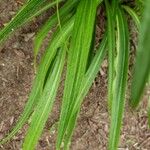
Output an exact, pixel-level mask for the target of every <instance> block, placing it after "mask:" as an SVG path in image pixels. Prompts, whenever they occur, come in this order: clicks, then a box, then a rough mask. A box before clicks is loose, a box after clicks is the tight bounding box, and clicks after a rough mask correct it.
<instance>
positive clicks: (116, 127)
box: [108, 9, 129, 150]
mask: <svg viewBox="0 0 150 150" xmlns="http://www.w3.org/2000/svg"><path fill="white" fill-rule="evenodd" d="M116 49H117V51H116V57H115V78H114V80H113V101H112V109H111V124H110V135H109V147H108V149H109V150H117V147H118V143H119V137H120V129H121V123H122V117H123V111H124V104H125V91H126V86H127V75H128V59H129V34H128V27H127V21H126V20H125V17H124V13H123V11H122V10H121V9H118V10H117V48H116Z"/></svg>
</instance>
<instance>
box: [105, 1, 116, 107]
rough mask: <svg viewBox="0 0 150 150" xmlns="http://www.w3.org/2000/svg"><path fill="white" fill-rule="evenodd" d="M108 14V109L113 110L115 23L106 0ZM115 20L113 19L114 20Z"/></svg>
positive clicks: (111, 10)
mask: <svg viewBox="0 0 150 150" xmlns="http://www.w3.org/2000/svg"><path fill="white" fill-rule="evenodd" d="M105 5H106V13H107V19H108V20H107V28H108V29H107V30H108V32H107V34H108V49H109V50H108V107H109V109H111V105H112V101H113V91H112V89H113V80H114V56H115V48H116V45H115V38H116V36H115V23H114V19H115V17H114V16H113V9H112V8H111V7H110V4H109V3H108V0H105ZM112 18H113V19H112Z"/></svg>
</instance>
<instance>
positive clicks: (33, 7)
mask: <svg viewBox="0 0 150 150" xmlns="http://www.w3.org/2000/svg"><path fill="white" fill-rule="evenodd" d="M45 1H46V0H43V1H41V0H32V1H29V2H27V3H26V4H24V6H23V7H22V9H21V10H20V11H19V12H18V13H17V15H16V16H15V17H14V18H12V20H11V21H10V22H9V23H8V25H6V27H4V28H3V29H2V30H1V31H0V43H1V42H2V41H3V40H5V39H6V38H7V36H8V35H9V34H10V33H11V32H13V31H14V30H16V29H17V28H18V27H20V26H21V25H23V24H24V23H25V22H27V21H29V20H30V19H31V18H33V17H35V15H38V14H39V12H40V7H41V6H45V5H44V3H45ZM55 4H56V2H53V3H51V4H49V7H52V6H54V5H55ZM44 10H45V9H44Z"/></svg>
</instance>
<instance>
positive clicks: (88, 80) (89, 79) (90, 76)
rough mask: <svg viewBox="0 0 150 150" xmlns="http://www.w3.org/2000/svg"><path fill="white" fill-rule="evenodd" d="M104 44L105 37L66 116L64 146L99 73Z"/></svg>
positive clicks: (103, 55) (104, 51) (104, 49)
mask: <svg viewBox="0 0 150 150" xmlns="http://www.w3.org/2000/svg"><path fill="white" fill-rule="evenodd" d="M106 44H107V38H106V35H105V36H104V39H103V40H102V43H101V44H100V46H99V49H98V51H97V53H96V55H95V56H94V58H93V59H92V61H91V64H90V66H89V68H88V70H87V72H86V74H85V75H84V77H83V79H82V81H81V83H82V85H81V86H80V90H79V93H78V96H77V98H76V101H75V103H74V106H73V108H72V111H71V113H70V114H69V116H68V117H69V121H68V125H67V131H66V136H65V141H64V142H65V146H66V145H69V143H70V141H71V136H72V133H73V129H74V127H75V123H76V119H77V117H78V114H79V111H80V108H81V104H82V102H83V100H84V98H85V96H86V94H87V93H88V91H89V89H90V87H91V86H92V83H93V81H94V79H95V77H96V75H97V73H98V72H99V68H100V66H101V64H102V62H103V60H104V57H105V55H106Z"/></svg>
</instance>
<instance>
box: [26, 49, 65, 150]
mask: <svg viewBox="0 0 150 150" xmlns="http://www.w3.org/2000/svg"><path fill="white" fill-rule="evenodd" d="M65 53H66V50H65V49H60V50H59V53H58V54H57V55H58V56H56V60H55V62H54V67H53V68H54V69H53V71H52V74H51V75H50V76H49V77H48V80H47V82H46V85H45V87H44V90H43V93H42V96H41V98H40V99H39V102H38V105H37V107H36V110H35V111H34V114H33V116H32V121H31V124H30V127H29V130H28V131H27V135H26V137H25V142H24V144H23V150H28V149H29V150H33V149H34V148H35V146H36V144H37V141H38V139H39V137H40V135H41V133H42V130H43V128H44V125H45V123H46V121H47V119H48V116H49V113H50V112H51V110H52V106H53V103H54V100H55V97H56V92H57V89H58V85H59V81H60V77H61V73H62V70H63V66H64V62H65Z"/></svg>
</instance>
